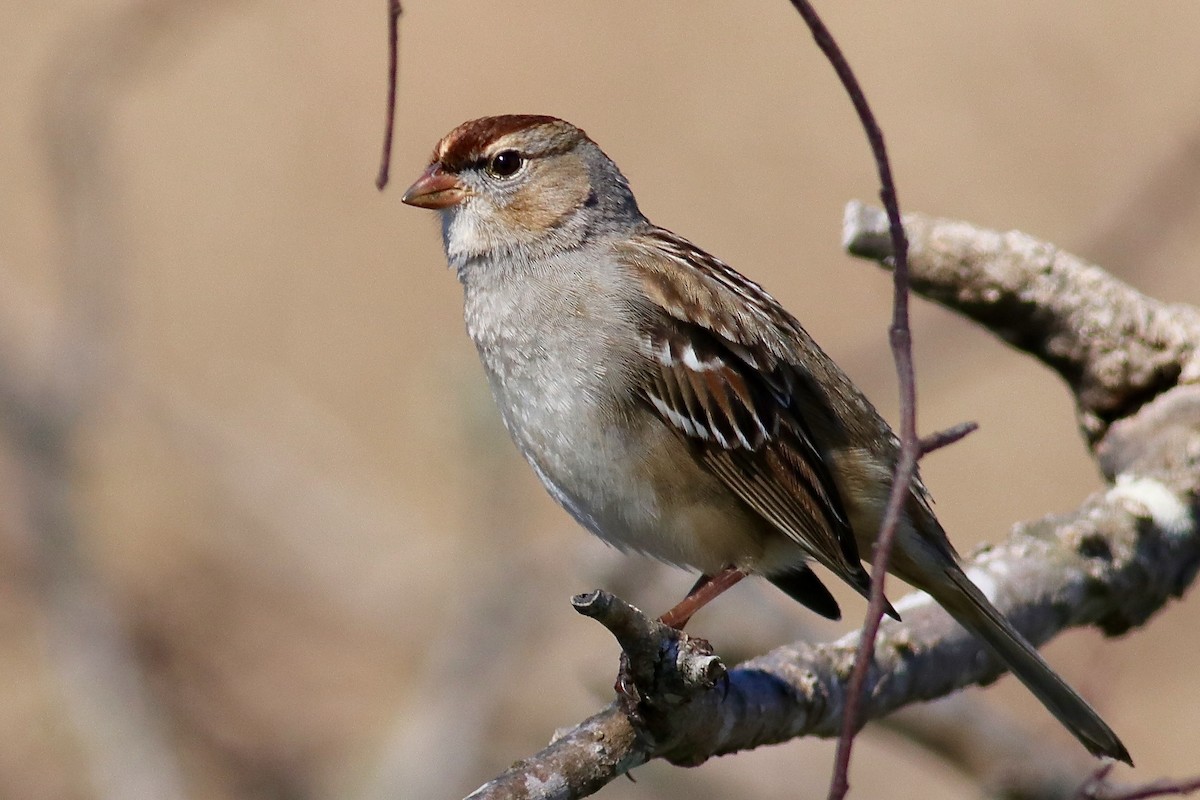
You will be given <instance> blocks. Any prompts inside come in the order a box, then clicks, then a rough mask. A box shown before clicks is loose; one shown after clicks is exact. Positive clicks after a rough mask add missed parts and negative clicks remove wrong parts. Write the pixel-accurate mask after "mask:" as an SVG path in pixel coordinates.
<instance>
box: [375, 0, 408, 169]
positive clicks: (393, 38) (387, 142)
mask: <svg viewBox="0 0 1200 800" xmlns="http://www.w3.org/2000/svg"><path fill="white" fill-rule="evenodd" d="M403 13H404V10H403V9H401V8H400V0H388V83H387V118H386V119H385V120H384V122H383V155H382V156H381V157H380V159H379V174H377V175H376V176H375V188H376V189H378V190H379V191H381V192H382V191H383V188H384V187H385V186H387V184H388V173H389V171H390V170H391V166H392V134H393V132H394V130H395V127H396V80H397V75H398V73H399V70H400V15H401V14H403Z"/></svg>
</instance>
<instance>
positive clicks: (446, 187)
mask: <svg viewBox="0 0 1200 800" xmlns="http://www.w3.org/2000/svg"><path fill="white" fill-rule="evenodd" d="M466 196H467V190H466V189H465V188H464V187H463V185H462V184H461V183H459V182H458V178H456V177H454V176H453V175H451V174H450V173H449V172H446V171H445V170H444V169H442V165H441V164H438V163H433V164H430V165H429V167H428V169H426V170H425V171H424V172H422V173H421V177H419V178H417V179H416V181H414V182H413V185H412V186H410V187H408V190H407V191H405V192H404V197H401V198H400V202H402V203H407V204H408V205H410V206H417V207H418V208H434V209H437V208H449V207H450V206H453V205H457V204H459V203H461V202H462V200H463V198H464V197H466Z"/></svg>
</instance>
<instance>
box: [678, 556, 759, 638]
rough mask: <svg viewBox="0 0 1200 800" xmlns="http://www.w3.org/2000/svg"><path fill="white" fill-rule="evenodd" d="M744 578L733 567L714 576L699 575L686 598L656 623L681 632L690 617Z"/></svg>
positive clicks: (726, 568) (739, 570) (741, 573)
mask: <svg viewBox="0 0 1200 800" xmlns="http://www.w3.org/2000/svg"><path fill="white" fill-rule="evenodd" d="M744 577H746V573H745V572H743V571H742V570H741V569H740V568H738V567H733V566H730V567H725V569H723V570H721V571H720V572H718V573H717V574H716V575H701V576H700V580H698V581H696V585H695V586H693V587H692V590H691V591H690V592H688V594H687V597H685V598H683V599H682V600H680V601H679V604H678V605H676V606H675V607H674V608H672V609H671V610H670V611H668V612H667V613H665V614H663V615H662V616H661V617H659V618H658V621H659V622H661V623H662V624H663V625H666V626H667V627H670V628H675V629H676V630H683V626H684V625H687V624H688V620H690V619H691V618H692V615H694V614H695V613H696V612H697V611H699V610H700V609H702V608H704V606H705V605H707V604H708V602H709V601H710V600H714V599H716V597H717V596H718V595H720V594H721V593H722V592H724V591H725V590H726V589H728V588H729V587H730V586H733V585H734V584H735V583H737V582H738V581H740V580H741V579H742V578H744Z"/></svg>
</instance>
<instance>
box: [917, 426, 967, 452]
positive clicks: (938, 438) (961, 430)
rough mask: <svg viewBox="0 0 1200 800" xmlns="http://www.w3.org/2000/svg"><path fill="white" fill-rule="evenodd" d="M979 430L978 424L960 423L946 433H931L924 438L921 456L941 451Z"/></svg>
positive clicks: (922, 438) (922, 439) (945, 431)
mask: <svg viewBox="0 0 1200 800" xmlns="http://www.w3.org/2000/svg"><path fill="white" fill-rule="evenodd" d="M977 430H979V423H978V422H960V423H958V424H957V425H955V426H953V427H950V428H947V429H946V430H944V431H938V432H936V433H931V434H929V435H928V436H922V437H921V455H923V456H925V455H929V454H930V453H932V452H933V451H934V450H940V449H942V448H943V447H947V446H949V445H952V444H954V443H955V442H957V441H958V440H959V439H962V438H964V437H966V436H967V435H969V434H972V433H974V432H975V431H977Z"/></svg>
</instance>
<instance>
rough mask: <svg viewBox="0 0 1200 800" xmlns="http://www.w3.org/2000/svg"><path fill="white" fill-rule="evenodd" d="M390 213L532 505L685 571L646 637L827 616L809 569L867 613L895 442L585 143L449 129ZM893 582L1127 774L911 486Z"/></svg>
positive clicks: (831, 371)
mask: <svg viewBox="0 0 1200 800" xmlns="http://www.w3.org/2000/svg"><path fill="white" fill-rule="evenodd" d="M403 202H404V203H407V204H408V205H412V206H417V207H420V208H427V209H435V210H437V211H438V212H439V213H440V216H441V225H442V241H443V245H444V247H445V253H446V259H447V261H448V263H449V265H450V267H451V268H452V269H453V270H454V272H455V273H456V274H457V276H458V279H459V281H460V282H461V283H462V287H463V297H464V312H465V313H464V316H465V319H466V327H467V331H468V333H469V334H470V336H471V339H472V340H473V341H474V343H475V347H476V349H477V350H478V353H479V358H480V360H481V362H482V363H483V367H484V370H485V371H486V373H487V377H488V381H489V384H490V386H491V390H492V394H493V396H494V397H495V401H496V404H497V406H498V407H499V409H500V413H501V416H502V417H503V420H504V424H505V426H506V428H507V429H508V432H509V434H510V435H511V436H512V439H513V441H514V442H515V443H516V445H517V447H518V448H519V449H520V451H521V454H522V455H523V456H524V457H525V459H526V461H528V463H529V465H530V466H531V467H532V468H533V470H534V472H535V473H536V474H537V476H538V478H539V479H540V480H541V482H542V484H543V485H544V486H545V488H546V490H547V491H548V492H549V493H550V495H551V496H552V497H553V498H554V499H555V500H556V501H557V502H558V503H559V504H561V505H562V507H563V508H564V509H566V511H567V512H568V513H569V514H570V515H571V516H572V517H574V518H575V520H577V521H578V522H579V523H580V524H581V525H582V526H583V527H585V528H586V529H587V530H589V531H591V532H592V533H593V534H595V535H597V536H599V537H600V538H601V539H603V540H604V541H606V542H608V543H609V544H612V545H614V546H616V547H617V548H619V549H621V550H627V551H637V552H641V553H645V554H649V555H651V556H654V557H656V558H658V559H661V560H663V561H666V562H669V563H671V564H675V565H679V566H683V567H690V568H694V569H696V570H698V571H699V572H700V573H701V578H700V580H699V581H698V583H697V585H696V587H694V589H693V591H692V592H690V593H689V595H688V597H687V598H685V599H684V601H683V602H682V603H681V604H680V605H679V606H677V607H676V608H675V609H672V610H671V611H669V612H668V613H667V614H666V615H664V617H663V620H664V621H666V622H668V623H669V624H672V625H676V626H682V625H683V624H684V623H686V622H687V620H688V619H689V618H690V616H691V615H692V614H693V613H695V611H696V610H697V609H698V608H699V607H700V606H701V605H703V604H704V603H705V602H707V601H708V600H710V599H712V597H714V596H716V595H717V594H719V593H720V592H721V591H723V590H724V589H725V588H727V587H728V586H730V585H733V583H735V582H737V580H739V579H740V578H741V577H743V576H744V575H747V574H753V575H759V576H762V577H764V578H766V579H767V580H768V581H770V582H771V583H772V584H774V585H775V586H777V587H779V588H780V589H782V590H783V591H784V592H786V593H787V594H788V595H790V596H791V597H793V598H795V599H796V600H797V601H799V602H800V603H802V604H804V605H805V606H807V607H809V608H810V609H812V610H813V611H815V612H816V613H818V614H821V615H823V616H826V617H830V618H835V619H836V618H837V617H838V616H839V614H840V610H839V608H838V604H837V602H836V601H835V600H834V598H833V596H832V595H831V594H830V593H829V591H828V589H827V588H826V587H825V585H824V584H823V583H822V582H821V579H820V578H819V577H818V575H817V574H816V573H815V572H814V571H813V569H812V565H814V564H816V565H819V566H820V567H822V568H824V569H826V570H828V571H829V572H830V573H832V574H833V575H835V576H837V577H838V578H840V579H842V580H843V581H845V582H846V583H847V584H849V585H850V586H852V587H853V588H854V589H856V590H857V591H858V592H859V593H860V594H863V595H864V596H865V595H867V593H868V591H869V587H870V578H869V576H868V574H867V572H866V570H865V569H864V567H863V563H862V559H863V558H866V559H868V560H870V559H871V558H872V555H873V549H874V544H875V541H876V537H877V536H878V532H879V528H880V522H881V517H882V515H883V512H884V508H885V505H886V503H887V499H888V495H889V493H890V490H891V485H892V477H893V470H894V467H895V464H896V461H897V458H898V453H899V442H898V440H897V437H896V435H895V434H894V433H893V431H892V429H891V428H890V427H889V426H888V424H887V423H886V422H885V421H884V420H883V418H882V417H881V416H880V415H879V413H878V412H877V411H876V410H875V408H874V407H873V406H872V405H871V403H870V402H869V401H868V400H867V398H866V397H865V396H864V395H863V393H862V392H861V391H859V390H858V388H857V387H855V385H854V384H853V383H852V382H851V381H850V379H849V378H848V377H847V376H846V374H845V373H844V372H843V371H842V370H841V369H840V368H839V367H838V366H837V365H836V364H835V363H834V362H833V360H832V359H830V357H829V356H828V355H826V354H825V352H824V351H823V350H822V349H821V348H820V347H819V346H818V345H817V343H816V342H815V341H814V340H813V339H812V337H810V336H809V334H808V333H807V332H806V331H805V330H804V328H803V327H801V325H800V323H799V322H797V320H796V319H795V317H793V316H792V315H791V314H789V313H788V312H787V311H785V310H784V308H783V307H782V306H781V305H780V304H779V303H778V302H777V301H776V300H775V299H774V298H773V297H771V296H770V295H769V294H767V293H766V292H765V291H764V290H763V289H762V288H761V287H760V286H759V285H758V284H756V283H754V282H753V281H751V280H749V279H748V278H746V277H744V276H743V275H741V274H740V273H738V272H736V271H735V270H734V269H733V268H732V267H730V266H729V265H727V264H725V263H724V262H723V261H721V260H719V259H717V258H715V257H713V256H712V255H709V254H708V253H707V252H705V251H704V250H702V249H700V248H699V247H697V246H696V245H694V244H692V243H691V242H689V241H688V240H686V239H684V238H683V237H681V236H678V235H677V234H674V233H672V232H671V231H669V230H666V229H665V228H661V227H659V226H657V225H655V224H654V223H652V222H650V221H649V220H648V219H647V218H646V217H645V216H644V215H643V214H642V213H641V211H640V210H639V209H638V204H637V201H636V200H635V199H634V195H633V192H632V191H631V189H630V187H629V182H628V181H627V180H626V179H625V176H624V175H622V174H621V171H620V170H619V169H618V168H617V165H616V164H615V163H614V162H613V161H612V160H611V159H610V158H609V157H608V156H607V155H605V153H604V152H603V151H602V150H601V149H600V148H599V147H598V146H597V145H596V143H595V142H593V141H592V140H591V139H590V138H588V136H587V135H586V134H585V133H584V132H583V131H582V130H580V129H579V128H577V127H576V126H574V125H572V124H570V123H569V122H565V121H563V120H561V119H557V118H555V117H549V116H536V115H507V116H496V117H485V118H482V119H476V120H473V121H470V122H466V123H463V124H462V125H460V126H458V127H457V128H455V129H454V130H452V131H450V133H448V134H447V135H446V136H445V137H444V138H443V139H442V140H441V141H440V142H439V143H438V144H437V146H436V148H435V149H434V151H433V156H432V158H431V159H430V163H429V166H428V167H427V168H426V169H425V171H424V173H423V174H422V175H421V176H420V177H419V178H418V179H417V180H416V181H415V182H414V183H413V184H412V186H411V187H409V189H408V190H407V191H406V192H405V194H404V197H403ZM889 571H890V572H892V573H893V574H895V575H896V576H898V577H899V578H901V579H902V580H904V581H906V582H907V583H909V584H911V585H912V586H914V587H916V588H918V589H921V590H924V591H925V592H927V593H929V594H930V595H931V596H932V597H933V598H934V599H935V600H936V601H937V602H938V603H939V604H940V605H941V606H942V607H943V608H945V610H946V611H947V612H949V613H950V614H951V615H952V616H953V617H954V619H955V620H957V621H958V622H959V623H960V624H961V625H962V626H963V627H965V628H966V629H967V630H969V631H971V632H972V633H973V634H975V635H976V636H977V637H979V638H980V639H981V640H983V641H984V642H985V643H986V644H987V645H988V646H989V647H990V648H991V649H992V650H993V651H994V653H995V654H996V656H997V657H999V658H1000V660H1001V661H1003V662H1004V664H1005V665H1006V666H1007V667H1008V668H1009V669H1010V670H1011V671H1012V672H1013V673H1014V674H1015V675H1016V676H1017V677H1018V678H1019V679H1020V680H1021V681H1022V682H1023V683H1024V684H1025V685H1026V686H1027V687H1029V689H1030V690H1031V691H1032V692H1033V694H1034V695H1035V696H1036V697H1037V698H1038V699H1039V700H1040V701H1041V702H1042V703H1043V704H1044V705H1045V706H1046V708H1047V709H1048V710H1049V711H1050V712H1051V713H1052V714H1053V715H1054V716H1055V717H1057V718H1058V719H1059V721H1060V722H1062V724H1063V725H1064V726H1066V728H1067V729H1068V730H1069V731H1070V732H1071V733H1073V734H1074V735H1075V737H1076V738H1078V739H1079V741H1080V742H1081V743H1082V744H1083V745H1084V746H1085V747H1086V748H1087V749H1088V750H1089V751H1090V752H1091V753H1093V754H1095V755H1097V756H1109V757H1112V758H1115V759H1118V760H1120V761H1124V762H1127V763H1128V762H1130V756H1129V753H1128V751H1127V750H1126V748H1125V746H1124V745H1123V744H1122V743H1121V741H1120V739H1119V738H1118V737H1117V735H1116V734H1115V733H1114V732H1113V731H1112V730H1111V729H1110V728H1109V726H1108V725H1107V724H1106V723H1105V722H1104V721H1103V720H1102V719H1101V718H1100V716H1099V715H1098V714H1097V713H1096V712H1095V711H1094V710H1093V709H1092V708H1091V707H1090V706H1089V705H1088V704H1087V702H1086V701H1085V700H1083V698H1081V697H1080V696H1079V695H1078V694H1077V693H1076V692H1075V691H1074V690H1073V689H1071V687H1070V686H1068V685H1067V684H1066V682H1065V681H1063V679H1062V678H1060V677H1059V676H1058V675H1057V674H1056V673H1055V672H1054V671H1053V670H1052V669H1051V668H1050V666H1049V665H1048V664H1047V663H1046V662H1045V661H1044V660H1043V659H1042V657H1041V656H1040V655H1039V654H1038V652H1037V651H1036V650H1035V649H1034V648H1033V646H1032V645H1030V644H1029V642H1027V641H1026V640H1025V638H1024V637H1023V636H1021V634H1020V633H1019V632H1018V631H1017V630H1016V629H1015V628H1014V627H1013V626H1012V625H1011V624H1010V623H1009V622H1008V620H1007V619H1005V617H1004V616H1003V615H1002V614H1001V613H1000V612H999V611H998V610H997V609H996V608H995V606H993V605H992V603H991V602H990V601H989V600H988V599H987V597H986V596H985V595H984V594H983V592H981V591H980V590H979V588H978V587H977V586H976V585H975V584H974V583H972V582H971V580H970V579H969V578H968V577H967V576H966V574H965V573H964V572H963V570H962V569H961V567H960V566H959V563H958V556H957V554H956V552H955V550H954V548H953V546H952V545H951V544H950V541H949V539H948V538H947V536H946V534H945V532H944V531H943V529H942V527H941V525H940V524H939V522H938V521H937V518H936V517H935V516H934V513H933V510H932V508H931V500H930V497H929V493H928V492H927V490H926V488H925V486H924V484H923V483H922V481H921V479H920V477H919V476H914V478H913V481H912V484H911V486H910V487H909V492H908V495H907V497H906V501H905V504H904V510H903V514H902V518H901V520H900V524H899V526H898V528H897V531H896V537H895V543H894V546H893V550H892V553H891V559H890V563H889ZM888 611H889V613H890V614H891V615H892V616H896V612H895V610H894V609H893V608H891V607H890V606H889V608H888Z"/></svg>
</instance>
